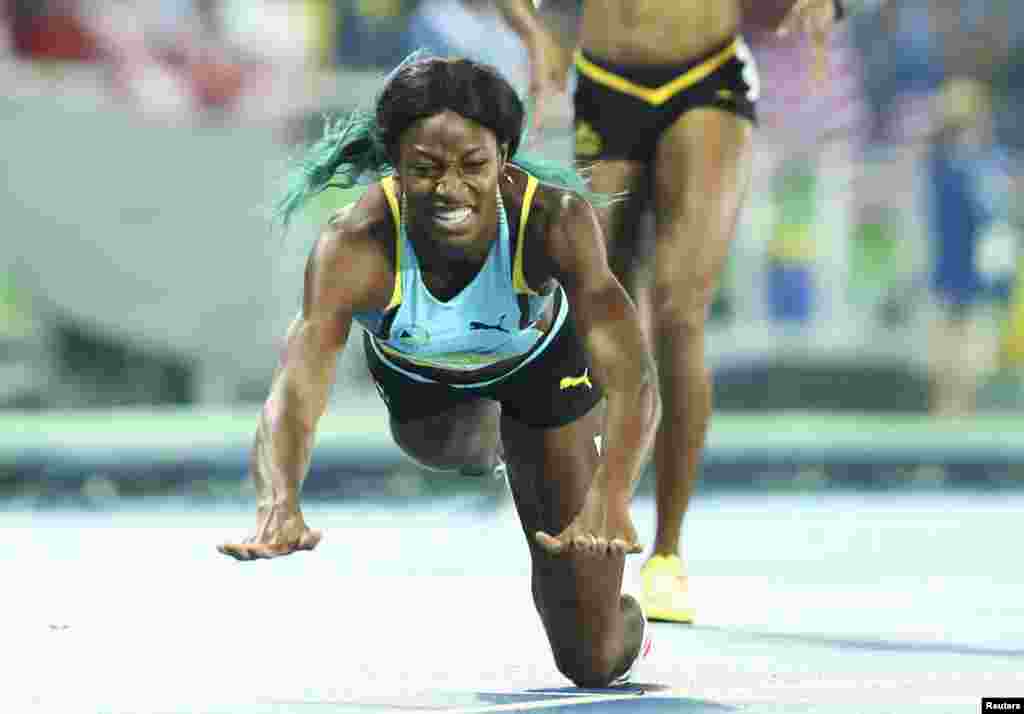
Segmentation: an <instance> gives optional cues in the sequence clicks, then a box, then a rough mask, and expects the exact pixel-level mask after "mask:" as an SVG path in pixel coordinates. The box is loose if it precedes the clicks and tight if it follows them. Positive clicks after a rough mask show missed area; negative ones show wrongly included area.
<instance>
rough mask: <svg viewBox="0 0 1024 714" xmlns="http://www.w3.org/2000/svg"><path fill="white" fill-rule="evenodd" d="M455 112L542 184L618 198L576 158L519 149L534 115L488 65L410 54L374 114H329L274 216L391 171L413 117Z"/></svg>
mask: <svg viewBox="0 0 1024 714" xmlns="http://www.w3.org/2000/svg"><path fill="white" fill-rule="evenodd" d="M445 110H451V111H453V112H455V113H457V114H460V115H461V116H464V117H466V118H467V119H471V120H473V121H475V122H477V123H478V124H481V125H482V126H485V127H487V128H488V129H490V130H492V131H493V132H494V133H495V136H496V137H497V139H498V143H499V144H505V145H508V147H509V154H510V156H509V162H510V163H512V164H513V165H515V166H518V167H519V168H521V169H523V170H524V171H526V172H527V173H530V174H532V175H533V176H535V177H536V178H537V180H538V181H540V182H541V183H544V184H547V185H549V186H554V187H556V188H560V189H565V190H569V191H573V192H576V193H578V194H580V195H581V196H583V197H584V198H586V199H587V200H589V201H590V202H591V203H593V204H595V205H598V206H603V205H607V204H608V203H610V202H611V201H612V200H614V198H615V196H609V195H608V194H601V193H596V192H594V191H591V190H590V188H589V186H588V185H587V182H586V180H585V179H584V177H583V176H582V175H581V174H580V172H578V171H577V170H576V169H575V168H574V167H573V166H572V165H571V164H569V163H567V162H562V161H555V160H552V159H547V158H545V157H543V156H540V155H539V154H533V153H532V152H529V151H523V150H520V148H519V147H521V146H522V145H523V144H525V142H526V136H527V127H528V126H529V113H528V111H527V109H526V107H525V106H524V103H523V101H522V100H521V99H520V97H519V95H518V94H517V93H516V91H515V89H514V88H513V87H512V85H511V84H509V82H508V81H507V80H506V79H505V78H504V77H503V76H502V75H501V74H500V73H499V72H498V71H497V70H495V69H494V68H492V67H489V66H488V65H484V64H480V63H477V62H473V61H471V60H465V59H459V60H449V59H441V58H438V57H429V56H426V55H425V54H424V53H422V52H417V53H413V54H412V55H410V56H409V57H407V58H406V59H405V60H403V61H402V63H401V64H399V65H398V67H396V68H395V69H394V70H393V71H392V72H391V74H389V75H388V77H387V80H386V81H385V84H384V88H383V89H382V91H381V93H380V95H379V96H378V98H377V101H376V107H375V112H374V113H371V112H368V111H364V110H357V111H354V112H352V113H350V114H348V115H347V116H345V117H343V118H339V119H327V120H326V122H325V126H324V133H323V136H321V138H320V139H319V140H318V141H316V142H315V143H314V144H313V145H312V146H310V147H309V148H308V150H307V151H306V153H305V154H304V155H303V156H302V157H300V158H299V159H298V161H296V163H295V166H294V167H293V169H292V170H291V171H290V172H289V174H288V176H287V179H286V187H285V193H284V196H283V197H282V198H281V199H280V200H279V201H278V203H277V205H276V207H275V210H274V214H275V218H276V219H277V220H278V221H280V223H281V224H282V225H283V226H285V227H287V226H288V224H289V222H290V221H291V220H292V218H294V216H295V215H296V213H298V212H299V211H301V210H302V208H303V207H304V206H305V205H306V204H307V203H308V202H309V200H310V199H312V198H313V197H314V196H316V195H317V194H319V193H320V192H322V191H324V190H325V189H327V188H330V187H337V188H342V189H347V188H351V187H353V186H355V185H357V184H359V183H368V182H370V181H375V180H378V179H380V178H381V177H383V176H386V175H388V174H391V173H394V164H393V162H394V160H395V157H397V155H398V143H399V140H400V138H401V135H402V133H403V132H404V131H405V130H406V129H407V128H408V127H409V126H410V125H411V124H413V123H414V122H415V121H418V120H419V119H423V118H425V117H429V116H434V115H436V114H439V113H441V112H443V111H445Z"/></svg>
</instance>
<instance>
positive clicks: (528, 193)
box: [512, 176, 540, 295]
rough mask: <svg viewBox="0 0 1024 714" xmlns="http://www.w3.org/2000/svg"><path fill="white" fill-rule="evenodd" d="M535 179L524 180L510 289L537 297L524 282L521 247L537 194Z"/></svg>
mask: <svg viewBox="0 0 1024 714" xmlns="http://www.w3.org/2000/svg"><path fill="white" fill-rule="evenodd" d="M537 183H538V181H537V179H536V178H534V177H533V176H527V178H526V190H525V191H524V192H523V210H522V211H520V213H519V230H518V231H516V257H515V259H514V260H513V262H512V289H513V290H515V291H516V293H527V294H529V295H539V294H540V293H538V292H537V291H536V290H533V289H531V288H530V286H529V285H528V284H527V282H526V273H524V272H523V252H524V249H523V245H524V244H525V243H526V221H527V220H529V218H530V207H531V206H532V205H533V194H535V193H536V192H537Z"/></svg>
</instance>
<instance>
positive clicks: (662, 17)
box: [580, 0, 740, 65]
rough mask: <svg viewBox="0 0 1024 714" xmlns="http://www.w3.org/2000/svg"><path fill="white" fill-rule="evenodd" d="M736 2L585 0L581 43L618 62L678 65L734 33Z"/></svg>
mask: <svg viewBox="0 0 1024 714" xmlns="http://www.w3.org/2000/svg"><path fill="white" fill-rule="evenodd" d="M739 24H740V3H739V0H586V3H585V5H584V7H583V17H582V21H581V27H580V46H581V47H582V48H583V50H584V51H586V52H588V53H591V54H592V55H594V56H596V57H599V58H602V59H606V60H608V61H610V62H616V63H619V64H637V65H649V64H676V63H681V62H685V61H687V60H689V59H692V58H694V57H699V56H701V55H704V54H706V53H707V52H709V51H710V50H712V49H714V48H715V47H716V46H718V45H720V44H721V43H722V42H724V41H725V40H727V39H728V38H730V37H732V36H734V35H736V34H737V32H738V28H739Z"/></svg>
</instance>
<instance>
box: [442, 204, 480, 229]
mask: <svg viewBox="0 0 1024 714" xmlns="http://www.w3.org/2000/svg"><path fill="white" fill-rule="evenodd" d="M472 214H473V210H472V209H471V208H445V209H440V208H435V209H434V223H436V224H437V225H439V226H440V227H441V228H445V229H449V230H450V229H452V228H458V227H459V226H460V225H462V224H463V223H465V222H466V221H467V220H469V217H470V216H471V215H472Z"/></svg>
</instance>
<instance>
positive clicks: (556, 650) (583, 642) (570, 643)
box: [551, 637, 622, 688]
mask: <svg viewBox="0 0 1024 714" xmlns="http://www.w3.org/2000/svg"><path fill="white" fill-rule="evenodd" d="M551 650H552V653H553V654H554V656H555V666H557V667H558V671H559V672H561V673H562V674H563V675H565V677H567V678H568V679H569V681H571V682H572V683H573V684H575V685H576V686H577V687H586V688H594V687H606V686H608V684H609V683H610V682H611V681H612V679H614V678H615V676H616V674H617V672H616V669H617V668H618V667H619V665H620V660H621V659H622V656H621V655H622V645H621V643H617V642H614V641H612V640H611V639H610V638H608V637H604V638H602V639H601V640H600V641H595V640H593V639H591V638H584V637H577V638H573V639H572V640H566V641H561V642H556V641H555V640H554V639H552V641H551Z"/></svg>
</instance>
